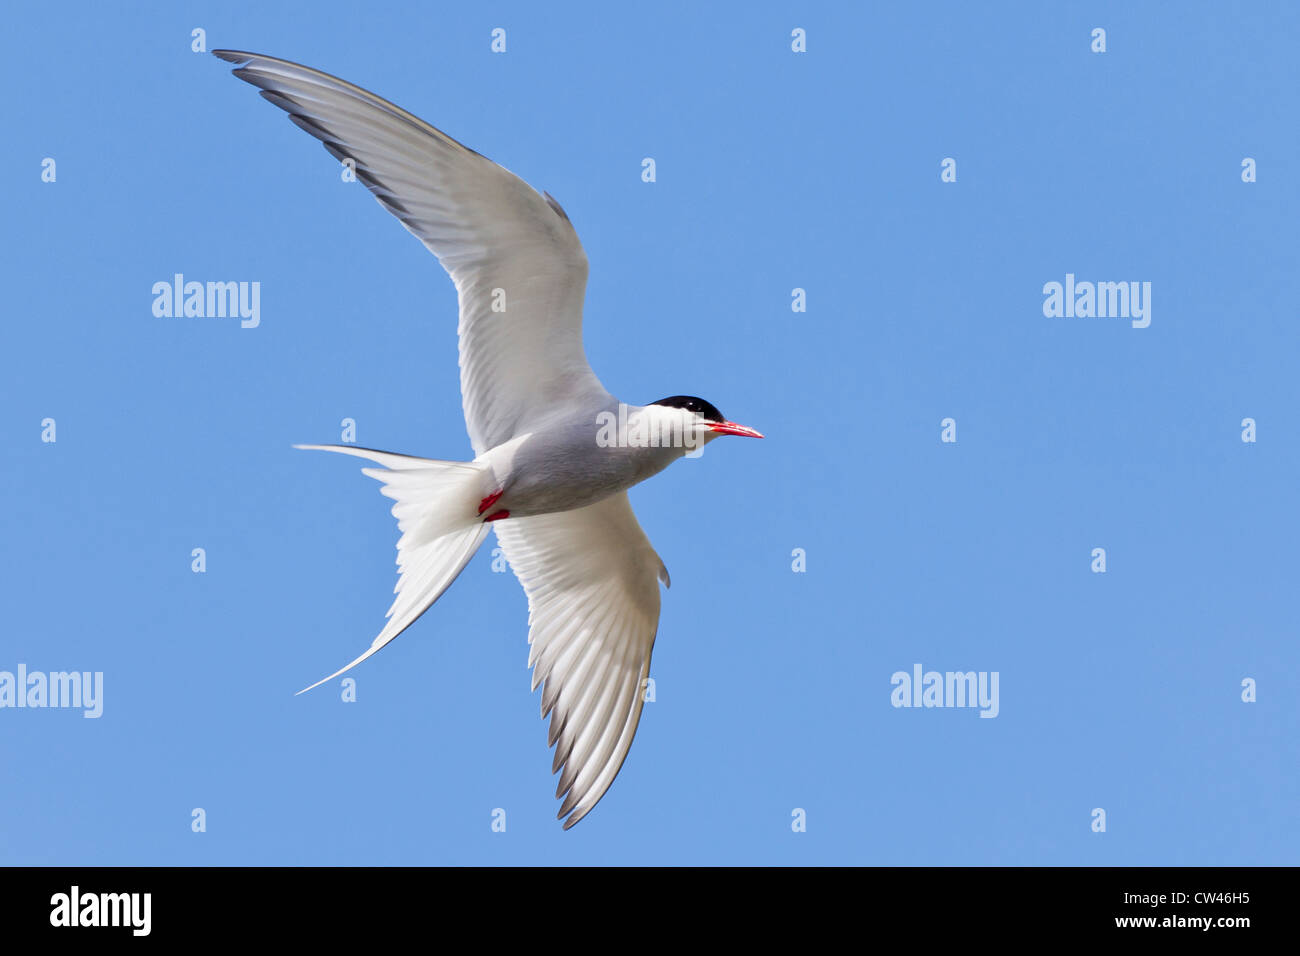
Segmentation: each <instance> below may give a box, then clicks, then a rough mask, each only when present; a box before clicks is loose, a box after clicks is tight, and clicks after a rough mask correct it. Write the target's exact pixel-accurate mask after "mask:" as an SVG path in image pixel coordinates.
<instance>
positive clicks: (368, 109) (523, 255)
mask: <svg viewBox="0 0 1300 956" xmlns="http://www.w3.org/2000/svg"><path fill="white" fill-rule="evenodd" d="M213 53H214V54H215V55H216V56H218V57H220V58H221V59H223V60H226V61H228V62H230V63H235V64H238V67H237V68H236V69H235V70H234V71H233V72H234V74H235V76H237V77H239V78H240V79H241V80H244V81H246V82H248V83H251V84H252V85H254V86H256V87H259V88H260V89H261V90H262V96H263V97H265V98H266V99H267V100H269V101H270V102H271V103H273V104H275V105H276V106H278V107H280V108H281V109H282V110H284V111H285V112H286V113H288V114H289V118H290V119H291V120H292V121H293V122H294V123H295V124H296V125H297V126H299V127H300V128H301V129H304V130H306V131H307V132H308V133H310V134H311V135H312V136H315V137H316V138H317V139H319V140H320V141H321V142H322V143H323V144H324V145H325V148H326V149H327V150H329V152H330V153H331V154H333V155H334V156H335V157H336V158H337V159H339V160H341V161H344V162H347V163H349V164H350V165H351V166H352V167H353V168H354V170H355V172H356V176H357V179H358V180H360V181H361V182H363V183H365V185H366V186H367V187H368V188H369V189H370V191H371V192H372V193H374V196H375V198H376V199H377V200H379V203H380V205H382V206H383V207H384V208H385V209H387V210H388V211H389V212H391V213H392V214H393V215H394V216H396V217H397V218H398V219H399V220H400V221H401V223H402V225H404V226H405V227H406V228H407V229H409V230H410V231H411V232H412V233H414V234H415V236H417V237H418V238H419V239H420V241H421V242H423V243H424V244H425V246H427V247H428V249H429V251H430V252H432V253H433V254H434V255H435V256H437V257H438V261H439V262H440V263H442V267H443V268H444V269H446V270H447V273H448V274H449V275H450V276H451V278H452V280H453V281H454V282H455V284H456V291H457V292H458V293H459V295H460V384H461V397H462V401H463V402H464V407H465V423H466V426H467V427H468V429H469V436H470V441H471V442H472V443H473V445H474V451H475V454H480V455H481V454H482V453H483V452H485V451H487V450H488V449H490V448H494V447H496V446H497V445H499V444H501V443H502V442H504V441H507V440H509V439H510V438H512V437H514V436H515V435H517V434H520V433H522V432H524V431H527V430H529V427H530V425H531V424H532V423H533V422H534V421H535V420H536V418H537V417H538V416H540V415H543V414H545V413H546V411H547V410H548V409H549V408H552V407H554V405H555V404H556V403H562V402H566V401H574V402H584V401H585V402H589V403H591V404H600V403H603V402H604V400H605V399H606V398H608V393H606V392H605V390H604V388H603V387H602V386H601V384H600V382H599V380H598V379H597V378H596V376H595V374H594V373H593V372H592V370H591V366H590V365H588V364H587V357H586V353H585V352H584V351H583V347H582V302H583V296H584V293H585V290H586V286H587V254H586V253H585V252H583V249H582V243H581V242H579V241H578V234H577V232H575V231H574V228H573V224H572V223H570V222H569V217H568V216H566V215H565V213H564V210H563V209H561V208H560V206H559V204H558V203H557V202H555V200H553V199H551V198H550V197H549V196H543V195H542V194H540V193H538V192H537V191H536V190H535V189H533V188H532V187H531V186H529V185H528V184H527V183H525V182H524V181H523V180H522V179H520V178H519V177H518V176H515V175H514V174H513V173H511V172H510V171H509V170H507V169H504V168H502V167H501V166H498V165H497V164H496V163H494V162H492V161H491V160H489V159H487V158H486V157H484V156H480V155H479V154H478V153H476V152H474V151H473V150H472V149H469V148H467V147H465V146H462V145H461V144H460V143H458V142H456V141H455V140H454V139H452V138H451V137H450V136H448V135H447V134H445V133H443V132H441V131H440V130H437V129H435V128H434V127H432V126H430V125H429V124H428V123H426V122H424V121H423V120H421V119H419V118H418V117H416V116H413V115H411V114H410V113H408V112H406V110H404V109H401V108H400V107H398V106H394V105H393V104H392V103H389V102H388V101H387V100H384V99H381V98H380V97H378V96H375V95H374V94H373V93H369V92H367V91H366V90H363V89H361V88H360V87H357V86H353V85H352V84H351V83H348V82H345V81H344V80H340V79H338V78H337V77H334V76H330V75H329V74H327V73H321V72H320V71H319V70H313V69H310V68H309V67H305V66H300V65H298V64H297V63H290V62H288V61H287V60H279V59H276V58H274V57H269V56H261V55H259V54H256V53H241V52H238V51H234V50H214V51H213Z"/></svg>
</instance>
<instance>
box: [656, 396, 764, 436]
mask: <svg viewBox="0 0 1300 956" xmlns="http://www.w3.org/2000/svg"><path fill="white" fill-rule="evenodd" d="M652 405H657V406H662V407H663V408H665V409H668V410H669V411H667V412H665V413H661V414H666V415H675V416H679V417H680V418H681V428H682V433H683V434H693V435H694V436H695V444H696V447H699V446H702V445H706V444H708V443H709V442H711V441H713V439H715V438H717V437H718V436H719V435H741V436H743V437H745V438H762V437H763V434H762V433H761V432H759V431H758V430H756V429H753V428H750V427H749V426H748V425H737V424H736V423H735V422H733V421H729V420H728V419H727V416H726V415H724V414H722V412H720V411H718V409H717V406H716V405H713V404H711V403H709V402H706V401H705V400H704V399H702V398H696V397H695V396H694V395H673V396H671V397H669V398H661V399H659V401H657V402H654V403H652Z"/></svg>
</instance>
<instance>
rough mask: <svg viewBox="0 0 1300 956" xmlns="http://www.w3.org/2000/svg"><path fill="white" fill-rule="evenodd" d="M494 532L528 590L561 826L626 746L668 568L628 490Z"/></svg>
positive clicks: (613, 769)
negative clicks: (643, 527)
mask: <svg viewBox="0 0 1300 956" xmlns="http://www.w3.org/2000/svg"><path fill="white" fill-rule="evenodd" d="M496 533H497V538H498V539H500V541H501V546H502V548H503V549H504V550H505V554H506V558H507V560H508V561H509V562H510V566H511V567H512V568H513V569H514V572H515V574H516V576H517V577H518V578H519V582H520V583H521V584H522V585H523V586H524V591H525V592H527V594H528V624H529V631H528V642H529V644H531V645H532V647H531V650H530V652H529V655H528V664H529V666H530V667H532V668H533V689H534V690H536V689H537V687H538V685H539V684H541V685H542V716H543V717H546V716H547V715H548V714H549V715H550V718H551V724H550V730H549V732H548V735H547V742H548V745H552V744H553V745H555V748H556V749H555V759H554V762H553V763H552V765H551V770H552V772H554V771H556V770H560V768H561V767H563V770H562V771H561V773H560V782H559V786H558V787H557V788H556V791H555V796H556V798H557V799H558V798H560V797H564V803H563V804H562V805H561V806H560V812H559V814H558V817H560V818H563V817H565V816H568V819H567V820H565V822H564V828H565V829H566V830H567V829H568V828H569V827H571V826H573V825H574V824H575V823H577V822H578V821H579V820H581V819H582V818H583V817H584V816H586V815H587V813H588V812H589V811H590V810H591V808H592V807H594V806H595V805H596V803H597V801H599V800H600V798H601V797H602V796H603V795H604V794H605V791H606V790H608V789H609V785H610V784H611V783H613V782H614V777H616V776H617V775H618V771H619V769H620V768H621V767H622V766H623V760H624V758H626V757H627V752H628V749H629V748H630V747H631V746H632V738H633V736H635V734H636V728H637V723H638V721H640V719H641V707H642V704H643V703H644V694H643V685H644V681H645V679H646V677H647V676H649V673H650V653H651V651H652V650H653V648H654V642H655V634H656V633H657V631H658V629H659V580H661V579H662V580H663V582H664V583H665V584H667V583H668V570H667V569H666V568H665V567H664V565H663V562H662V561H661V560H660V559H659V555H658V554H656V553H655V550H654V547H653V546H651V544H650V541H649V539H648V538H646V536H645V532H644V531H642V530H641V525H640V524H639V523H638V522H637V520H636V515H635V514H633V513H632V505H631V503H630V502H629V501H628V498H627V494H626V493H625V492H624V493H620V494H616V495H611V496H610V497H608V498H605V499H603V500H602V501H599V502H597V503H596V504H594V505H588V506H587V507H585V508H577V509H574V510H572V511H563V512H558V513H555V514H547V515H539V516H536V517H526V518H512V519H510V520H509V521H501V522H498V523H497V525H496ZM566 794H567V796H566Z"/></svg>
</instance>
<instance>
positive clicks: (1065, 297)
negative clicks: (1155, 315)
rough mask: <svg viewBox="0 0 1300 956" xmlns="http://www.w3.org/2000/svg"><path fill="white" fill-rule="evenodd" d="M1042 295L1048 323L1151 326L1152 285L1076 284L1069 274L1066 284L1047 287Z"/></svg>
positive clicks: (1139, 327)
mask: <svg viewBox="0 0 1300 956" xmlns="http://www.w3.org/2000/svg"><path fill="white" fill-rule="evenodd" d="M1043 295H1044V296H1046V298H1044V299H1043V315H1045V316H1047V317H1048V318H1049V319H1059V318H1066V319H1091V318H1098V319H1132V320H1133V323H1132V324H1133V328H1135V329H1145V328H1146V327H1147V326H1148V325H1150V324H1151V283H1150V282H1075V281H1074V273H1073V272H1067V273H1066V274H1065V283H1064V284H1062V283H1060V282H1048V283H1046V284H1045V285H1044V286H1043Z"/></svg>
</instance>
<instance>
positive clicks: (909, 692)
mask: <svg viewBox="0 0 1300 956" xmlns="http://www.w3.org/2000/svg"><path fill="white" fill-rule="evenodd" d="M889 683H890V684H892V685H893V687H894V689H893V691H892V692H891V693H890V695H889V702H890V703H891V704H893V705H894V706H895V707H978V708H979V709H980V716H981V717H996V716H997V715H998V709H999V708H998V672H997V671H979V672H976V671H943V672H940V671H927V670H924V669H923V668H922V667H921V665H920V664H913V665H912V672H911V673H910V674H909V673H908V672H907V671H895V672H894V675H893V676H892V677H891V678H890V679H889Z"/></svg>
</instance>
